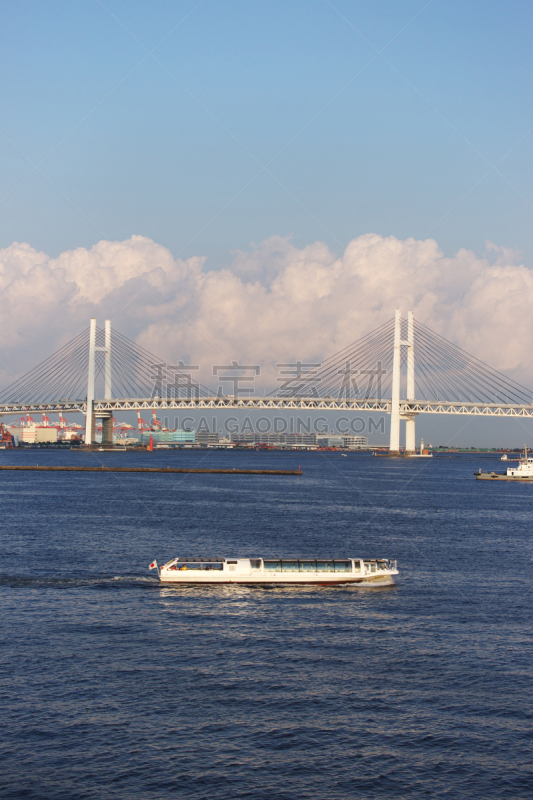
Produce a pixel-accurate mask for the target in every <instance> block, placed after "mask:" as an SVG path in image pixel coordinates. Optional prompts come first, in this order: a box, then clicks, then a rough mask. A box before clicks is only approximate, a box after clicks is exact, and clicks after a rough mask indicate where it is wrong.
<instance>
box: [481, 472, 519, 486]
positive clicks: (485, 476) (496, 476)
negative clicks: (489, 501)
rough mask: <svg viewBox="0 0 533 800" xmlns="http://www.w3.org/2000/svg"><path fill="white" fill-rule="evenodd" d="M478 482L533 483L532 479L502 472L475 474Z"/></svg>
mask: <svg viewBox="0 0 533 800" xmlns="http://www.w3.org/2000/svg"><path fill="white" fill-rule="evenodd" d="M474 475H475V476H476V480H478V481H515V483H533V475H532V476H531V477H527V476H526V477H523V478H522V477H519V476H518V475H516V476H515V475H503V474H502V473H500V472H474Z"/></svg>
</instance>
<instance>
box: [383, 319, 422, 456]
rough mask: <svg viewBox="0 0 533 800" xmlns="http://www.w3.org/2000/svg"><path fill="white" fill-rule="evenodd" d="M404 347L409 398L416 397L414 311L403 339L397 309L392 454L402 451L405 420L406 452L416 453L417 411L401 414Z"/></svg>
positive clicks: (393, 379)
mask: <svg viewBox="0 0 533 800" xmlns="http://www.w3.org/2000/svg"><path fill="white" fill-rule="evenodd" d="M402 347H407V380H406V388H407V392H406V394H407V398H406V399H407V400H408V401H410V400H414V399H415V327H414V316H413V312H412V311H409V313H408V315H407V339H402V314H401V311H400V309H399V308H397V309H396V316H395V319H394V356H393V360H392V401H391V418H390V447H389V452H390V453H391V454H399V452H400V422H401V420H402V419H403V420H405V452H406V453H414V452H415V449H416V441H415V417H416V413H415V412H410V413H403V414H400V389H401V379H402V350H401V348H402Z"/></svg>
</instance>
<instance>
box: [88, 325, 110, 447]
mask: <svg viewBox="0 0 533 800" xmlns="http://www.w3.org/2000/svg"><path fill="white" fill-rule="evenodd" d="M97 351H101V352H103V353H105V368H104V397H105V399H106V400H111V397H112V389H111V320H109V319H106V321H105V342H104V346H103V347H97V346H96V317H92V319H91V324H90V327H89V364H88V375H87V413H86V415H85V444H86V445H87V446H90V445H93V444H96V434H95V427H96V426H95V414H94V379H95V360H96V359H95V356H96V352H97ZM99 416H100V415H99ZM101 418H102V444H104V443H105V444H107V445H110V444H113V415H112V413H111V412H105V413H104V414H102V415H101Z"/></svg>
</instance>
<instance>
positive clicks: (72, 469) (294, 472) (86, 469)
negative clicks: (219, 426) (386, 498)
mask: <svg viewBox="0 0 533 800" xmlns="http://www.w3.org/2000/svg"><path fill="white" fill-rule="evenodd" d="M0 470H18V471H26V472H165V473H169V472H197V473H205V474H216V475H220V474H222V475H301V474H302V471H301V469H297V470H294V469H193V468H190V469H189V468H187V469H185V468H183V469H181V468H177V467H104V466H103V465H102V466H101V467H63V466H61V467H50V466H39V464H35V465H32V466H26V465H25V466H11V465H10V466H0Z"/></svg>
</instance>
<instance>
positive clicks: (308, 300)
mask: <svg viewBox="0 0 533 800" xmlns="http://www.w3.org/2000/svg"><path fill="white" fill-rule="evenodd" d="M0 287H1V288H2V299H3V308H2V312H3V313H2V315H1V317H0V360H1V361H2V362H3V363H4V365H7V366H8V367H9V368H10V369H11V370H12V372H13V373H15V374H17V375H21V374H22V373H24V372H25V371H27V370H28V369H30V368H31V367H32V366H34V365H35V364H36V363H38V362H39V361H41V360H42V359H43V358H45V357H46V356H47V355H49V354H50V353H52V352H53V351H54V350H56V349H57V348H58V347H60V346H61V345H62V344H64V343H65V342H66V341H68V340H69V339H70V338H72V337H73V336H74V335H76V334H77V333H78V332H79V331H80V330H81V329H82V328H84V327H85V326H86V325H87V323H88V319H89V318H90V317H91V316H92V315H93V314H95V315H96V316H97V317H98V319H99V321H103V319H104V318H105V317H111V318H113V320H114V321H113V325H114V326H115V327H116V328H117V329H118V330H120V331H121V332H122V333H124V334H126V335H128V336H130V337H131V338H134V339H135V340H136V341H137V342H138V343H139V344H141V345H143V346H144V347H146V348H147V349H148V350H151V351H153V352H154V353H156V354H157V355H159V356H160V357H162V358H165V359H167V360H169V361H173V360H177V359H178V358H182V359H184V360H186V361H190V362H192V363H199V364H202V365H205V366H206V367H207V368H208V369H207V370H206V372H205V373H204V376H203V378H204V382H206V383H208V384H211V385H212V384H213V379H212V377H210V371H211V369H210V367H211V365H212V364H216V363H219V364H220V363H224V362H225V361H226V360H227V359H238V360H239V361H240V362H241V363H247V364H254V363H258V364H259V363H260V364H263V365H264V366H265V368H266V374H265V383H273V378H274V372H273V370H272V365H273V364H275V362H276V361H286V360H290V359H295V358H308V359H314V360H321V359H323V358H325V357H327V356H328V355H331V354H333V353H335V352H336V351H338V350H340V349H341V348H342V347H345V346H346V345H348V344H349V343H351V342H353V341H355V340H356V339H358V338H359V337H360V336H362V335H364V334H365V333H368V332H369V331H371V330H372V329H373V328H375V327H377V326H378V325H380V324H381V323H383V322H385V321H387V320H388V319H390V318H391V317H392V316H393V314H394V309H395V308H396V306H400V307H401V308H402V310H403V311H404V312H407V310H408V309H411V308H412V309H413V310H414V312H415V315H416V317H417V319H419V320H420V321H421V322H423V323H424V324H426V325H428V326H429V327H430V328H432V329H434V330H435V331H437V332H438V333H440V334H442V335H443V336H445V337H446V338H448V339H451V340H452V341H454V342H455V343H456V344H458V345H460V346H461V347H463V348H464V349H465V350H467V351H469V352H471V353H473V354H474V355H476V356H477V357H478V358H481V359H483V360H485V361H486V362H488V363H489V364H491V365H492V366H493V367H495V368H497V369H500V370H503V371H507V372H508V373H509V374H512V375H513V376H514V377H515V378H516V380H518V381H520V382H522V383H525V384H526V385H533V363H532V362H531V361H530V353H529V351H530V344H529V343H530V342H531V339H532V333H533V330H532V327H533V321H532V320H531V315H530V314H529V309H530V308H531V307H532V305H533V274H532V273H531V272H530V271H529V270H528V269H526V268H525V267H524V266H523V265H520V264H519V263H517V254H516V253H515V252H514V251H511V250H509V249H506V248H499V247H497V246H496V245H493V244H492V243H488V245H487V256H486V257H479V256H476V255H475V254H474V253H473V252H470V251H467V250H460V251H459V252H458V253H456V255H455V256H454V257H453V258H446V257H444V256H443V254H442V253H441V251H440V250H439V247H438V245H437V243H436V242H435V241H434V240H432V239H429V240H426V241H416V240H414V239H407V240H405V241H402V240H399V239H396V238H395V237H387V238H385V237H382V236H378V235H376V234H367V235H365V236H360V237H358V238H356V239H354V240H353V241H351V242H350V243H349V245H348V247H347V248H346V251H345V252H344V254H343V255H342V256H340V257H337V256H336V255H335V254H333V253H332V252H331V251H330V250H329V249H328V247H327V246H326V245H325V244H324V243H322V242H315V243H314V244H311V245H309V246H307V247H304V248H301V249H299V248H297V247H294V246H293V245H292V244H291V243H290V241H288V240H286V239H283V238H280V237H273V238H271V239H268V240H267V241H265V242H262V243H261V244H260V245H258V246H253V247H252V248H251V249H250V251H248V252H238V253H236V254H235V257H234V261H233V264H232V265H231V267H230V268H227V269H223V270H215V269H212V268H210V267H209V265H208V264H206V263H205V259H203V258H201V257H194V258H190V259H188V260H186V261H182V260H180V259H178V260H176V261H174V260H173V258H172V255H171V253H170V251H169V250H167V249H166V248H165V247H162V246H161V245H158V244H157V243H155V242H153V241H152V240H150V239H147V238H145V237H143V236H133V237H132V238H131V239H128V240H126V241H124V242H107V241H101V242H98V244H96V245H94V247H92V248H91V249H90V250H86V249H84V248H77V249H76V250H72V251H67V252H64V253H62V254H61V255H60V256H59V257H58V258H55V259H51V258H49V257H48V256H47V255H45V254H44V253H39V252H37V251H35V250H34V249H33V248H32V247H31V246H30V245H28V244H19V243H14V244H12V245H11V246H10V247H7V248H5V249H4V250H0ZM269 367H270V369H269ZM10 381H11V375H10V374H9V372H8V371H7V370H4V371H3V374H2V384H3V385H6V384H7V383H9V382H10Z"/></svg>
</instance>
